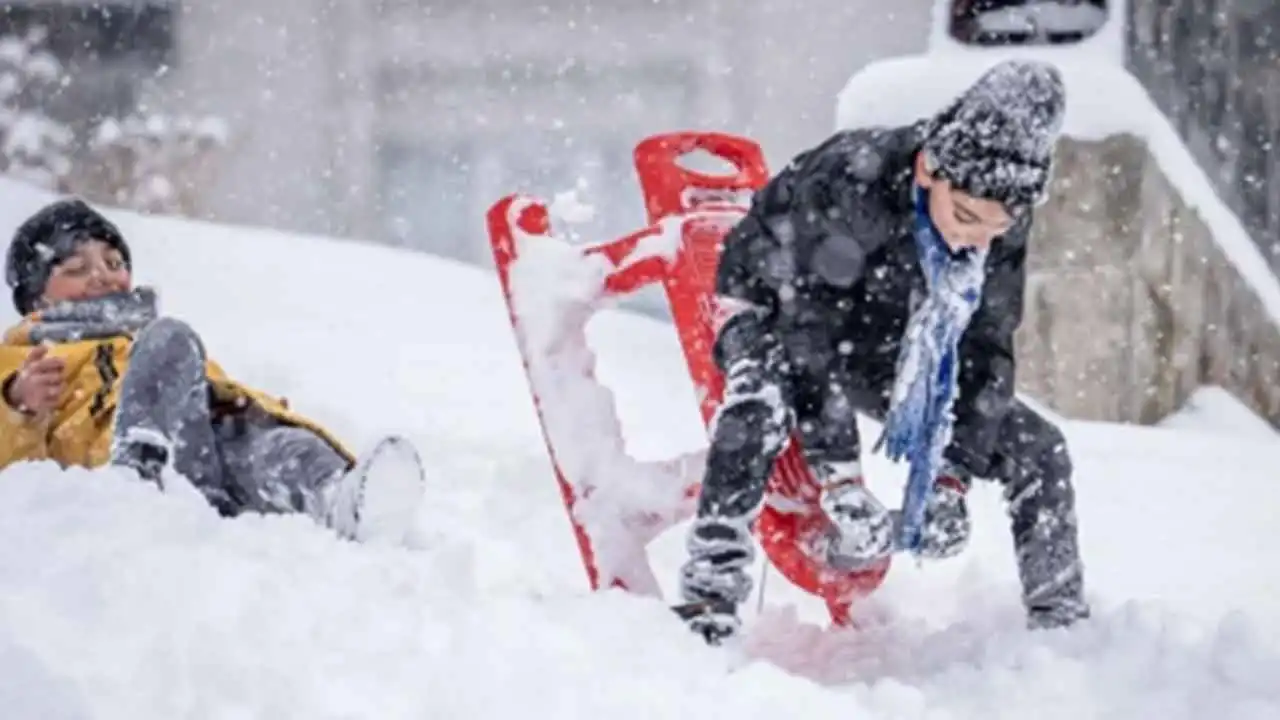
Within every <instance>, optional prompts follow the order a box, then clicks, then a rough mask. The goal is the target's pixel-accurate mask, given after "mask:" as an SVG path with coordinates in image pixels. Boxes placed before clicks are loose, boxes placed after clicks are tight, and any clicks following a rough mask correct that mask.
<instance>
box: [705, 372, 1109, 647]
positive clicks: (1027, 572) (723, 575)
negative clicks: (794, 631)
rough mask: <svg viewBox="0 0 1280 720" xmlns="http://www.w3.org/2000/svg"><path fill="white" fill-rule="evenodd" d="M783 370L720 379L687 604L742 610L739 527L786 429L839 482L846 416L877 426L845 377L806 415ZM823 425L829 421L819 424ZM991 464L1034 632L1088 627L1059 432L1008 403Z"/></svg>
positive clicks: (848, 440)
mask: <svg viewBox="0 0 1280 720" xmlns="http://www.w3.org/2000/svg"><path fill="white" fill-rule="evenodd" d="M773 352H774V353H780V350H778V349H776V348H775V349H774V351H773ZM782 367H783V364H782V363H781V362H778V361H777V359H776V358H772V357H765V358H760V359H756V358H742V359H738V360H736V361H734V362H732V363H731V364H730V366H729V368H728V371H727V372H726V378H725V379H726V383H725V396H724V400H723V402H722V404H721V409H720V414H719V416H718V418H717V420H716V424H715V427H714V428H713V432H712V437H711V445H710V448H709V450H708V455H707V467H706V474H705V477H704V480H703V486H702V492H701V495H700V497H699V503H698V510H697V520H696V521H695V525H694V530H693V533H692V535H691V537H690V540H689V546H690V550H691V552H692V555H693V557H692V558H691V562H690V563H689V564H688V565H687V566H686V570H685V587H686V589H687V590H688V591H689V593H690V594H693V595H695V596H711V597H714V596H716V595H723V596H726V597H725V598H724V599H730V600H733V601H735V602H742V600H744V599H745V598H746V596H747V594H749V593H750V588H751V582H750V580H749V578H747V577H746V576H745V573H744V570H743V568H745V567H746V565H748V564H749V562H750V555H751V550H749V549H747V548H745V547H742V541H743V538H742V536H743V534H744V532H745V526H746V520H747V519H748V518H751V517H752V516H753V514H754V513H755V511H756V509H757V508H758V507H759V505H760V503H761V502H762V501H763V498H764V490H765V485H766V483H767V481H768V477H769V474H770V471H771V469H772V467H773V461H774V459H775V458H776V457H777V456H778V454H779V453H780V452H781V451H782V449H783V448H784V447H785V445H786V442H787V438H788V437H789V436H790V435H791V433H792V431H793V430H794V429H796V420H795V418H796V417H801V418H805V420H803V421H802V422H800V423H799V430H800V433H799V434H800V436H801V438H802V440H803V443H802V444H803V446H804V454H805V457H806V459H807V460H808V462H809V464H810V465H811V466H812V467H813V468H814V470H815V472H817V473H818V474H819V475H820V476H821V475H823V474H824V472H834V474H838V471H832V468H836V467H839V466H847V467H851V465H850V464H851V463H852V462H855V461H857V459H858V458H859V454H860V441H859V437H858V431H857V424H856V422H853V421H852V417H851V416H852V415H853V413H854V412H855V411H856V412H862V413H865V414H867V415H869V416H871V417H873V418H876V419H878V420H883V418H884V415H885V410H886V406H887V392H884V391H881V389H879V388H871V387H869V385H868V384H866V383H865V381H863V380H861V379H859V378H853V377H850V376H849V375H848V374H845V375H844V377H843V378H841V380H842V382H840V385H841V389H843V390H844V392H843V393H833V394H832V395H831V396H829V397H836V398H839V402H838V403H835V404H839V405H840V407H838V408H833V407H831V406H830V405H831V404H832V403H831V401H830V400H829V401H828V404H827V406H826V407H821V408H818V407H813V406H812V402H813V401H812V400H811V399H810V398H813V397H818V395H817V394H816V393H813V392H812V388H806V387H805V385H804V384H803V382H801V381H797V380H796V379H795V378H792V377H789V376H788V375H787V374H786V373H784V372H782V370H781V368H782ZM832 382H836V381H835V379H834V378H833V379H832ZM824 417H829V418H831V419H832V421H831V422H823V418H824ZM993 455H994V456H993V457H992V458H991V459H990V460H991V462H990V464H989V468H990V469H989V471H988V472H987V476H988V477H989V479H992V480H995V481H997V482H999V483H1000V484H1001V485H1002V486H1003V487H1004V496H1005V498H1006V500H1007V501H1008V512H1009V516H1010V520H1011V528H1010V529H1011V531H1012V534H1013V545H1014V551H1015V554H1016V559H1017V564H1018V574H1019V578H1020V580H1021V584H1022V599H1023V603H1024V605H1025V606H1026V608H1027V611H1028V613H1029V614H1030V615H1031V616H1032V619H1033V620H1035V619H1036V617H1037V616H1041V617H1042V618H1043V619H1044V621H1045V624H1046V625H1054V624H1060V621H1065V622H1070V621H1071V620H1074V619H1077V618H1080V617H1084V616H1087V615H1088V612H1089V610H1088V606H1087V604H1086V603H1085V600H1084V579H1083V566H1082V564H1081V561H1080V553H1079V545H1078V541H1077V526H1076V509H1075V491H1074V489H1073V487H1072V463H1071V456H1070V454H1069V452H1068V450H1067V445H1066V440H1065V439H1064V437H1063V435H1062V432H1061V431H1060V430H1059V429H1058V427H1057V426H1055V425H1054V424H1053V423H1051V422H1049V421H1048V420H1046V419H1045V418H1043V417H1041V416H1040V415H1039V414H1037V413H1036V412H1035V411H1033V410H1032V409H1031V408H1029V407H1027V405H1026V404H1024V403H1022V402H1021V401H1017V400H1015V401H1014V403H1013V406H1012V407H1011V408H1010V409H1009V411H1008V413H1007V414H1006V415H1005V416H1004V419H1003V420H1002V421H1001V425H1000V429H999V432H998V435H997V439H996V442H995V447H994V452H993ZM957 470H960V471H964V470H965V468H963V467H960V468H957ZM969 474H972V473H969ZM700 553H701V554H702V555H703V557H702V558H701V562H699V557H698V555H699V554H700ZM709 566H710V567H716V566H720V567H721V568H723V571H722V572H720V573H718V575H719V576H718V577H717V576H716V575H717V573H706V572H703V571H700V570H698V568H699V567H701V568H707V567H709ZM739 596H740V597H739Z"/></svg>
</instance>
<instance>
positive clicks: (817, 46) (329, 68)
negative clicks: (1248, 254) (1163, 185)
mask: <svg viewBox="0 0 1280 720" xmlns="http://www.w3.org/2000/svg"><path fill="white" fill-rule="evenodd" d="M939 1H940V2H941V1H942V0H939ZM948 1H949V3H950V13H949V17H948V16H941V17H942V18H943V19H944V21H946V22H949V23H950V24H949V29H950V31H951V32H952V34H953V35H956V36H957V37H961V38H962V39H966V40H968V41H970V42H975V43H979V44H991V43H1023V42H1055V41H1063V40H1068V41H1069V40H1070V39H1071V38H1072V37H1077V36H1079V35H1082V34H1088V32H1089V31H1090V27H1091V26H1092V25H1094V24H1096V23H1097V22H1098V19H1099V18H1100V17H1101V15H1100V13H1102V12H1107V11H1109V10H1110V8H1109V7H1108V5H1115V4H1116V3H1115V2H1114V0H1112V1H1111V2H1108V0H948ZM933 6H934V0H891V1H886V0H806V1H805V2H803V3H792V2H790V1H789V0H751V1H750V2H741V1H738V2H734V1H731V0H646V1H645V2H600V0H541V1H540V2H537V3H532V2H524V1H523V0H467V1H466V2H457V1H447V0H359V1H351V0H269V1H267V2H263V1H259V0H199V1H197V0H20V1H18V2H5V3H4V4H3V5H0V30H4V31H15V30H18V31H21V30H22V29H23V28H26V27H29V26H31V25H33V24H41V23H43V24H45V25H46V26H47V27H50V28H51V29H52V35H51V38H50V39H51V42H52V47H53V49H54V50H55V51H56V52H57V54H58V55H59V57H61V58H63V59H64V61H65V62H67V63H68V64H70V65H71V66H72V67H73V69H74V70H75V72H76V75H75V77H76V82H75V87H73V88H69V89H68V91H67V92H66V93H64V94H63V95H62V96H61V97H59V98H58V99H57V101H58V103H59V104H60V106H61V107H60V108H59V110H60V112H62V113H63V114H64V115H66V114H70V115H72V116H73V117H74V116H79V117H86V118H87V117H91V116H93V115H95V114H99V115H100V114H112V113H115V114H119V113H122V112H126V111H127V110H129V109H131V108H134V107H137V106H139V105H142V106H156V107H159V108H162V109H168V110H179V111H185V112H192V113H216V114H220V115H222V116H224V117H225V118H226V119H227V120H228V121H229V124H230V126H231V129H232V131H233V132H234V133H235V136H234V141H233V146H232V149H231V151H230V153H229V155H228V157H227V158H226V160H225V163H224V164H223V166H222V167H221V169H220V172H219V175H218V181H217V183H216V185H214V186H213V187H210V188H209V189H208V192H207V200H206V203H205V206H206V208H207V215H208V216H209V217H210V218H212V219H217V220H219V221H223V222H233V223H244V224H254V225H266V226H272V227H278V228H283V229H291V230H301V231H308V232H320V233H327V234H337V235H344V236H351V237H359V238H364V239H368V240H372V241H378V242H385V243H391V244H395V245H401V246H406V247H411V248H416V249H422V250H426V251H430V252H435V253H439V254H443V255H447V256H450V257H455V258H458V259H462V260H465V261H469V262H480V263H487V262H488V248H487V246H486V245H485V238H484V232H483V213H484V210H485V209H486V208H487V207H488V205H489V204H490V203H491V202H493V201H494V200H495V199H496V198H497V197H499V196H501V195H502V194H504V193H506V192H509V191H512V190H525V191H529V192H534V193H537V194H540V195H544V196H550V195H552V194H553V193H556V192H559V191H564V190H569V189H572V188H575V187H579V188H580V189H581V196H582V199H584V200H585V201H587V202H589V203H590V204H592V205H594V206H595V208H596V210H597V213H596V218H595V220H594V221H593V222H592V223H589V224H587V225H584V226H582V227H581V228H580V230H581V232H582V234H583V236H585V237H592V236H600V237H608V236H612V235H617V234H619V233H623V232H627V231H629V230H631V229H634V228H635V227H637V226H638V225H639V224H640V223H641V222H642V214H641V208H640V204H639V198H638V189H637V187H636V184H635V180H634V178H633V177H632V175H633V173H632V170H631V167H630V151H631V148H632V146H633V145H634V143H635V142H636V140H638V139H639V138H640V137H642V136H644V135H646V134H649V133H653V132H658V131H664V130H669V129H678V128H688V127H706V128H717V129H727V130H730V131H735V132H742V133H746V134H748V135H750V136H752V137H755V138H758V139H759V140H760V141H761V142H762V143H763V144H764V146H765V149H766V152H767V154H768V157H769V160H770V162H771V164H772V165H773V166H774V167H775V168H776V167H778V166H780V165H781V164H783V163H785V162H786V161H787V159H789V158H790V157H791V156H792V155H793V154H794V153H795V152H797V151H798V150H800V149H802V148H804V147H805V146H807V145H809V144H811V143H813V142H815V141H817V140H819V139H820V138H821V137H823V136H824V135H825V134H827V133H829V132H830V130H831V128H832V125H833V120H834V118H833V108H834V105H835V102H834V100H835V94H836V93H837V92H838V91H839V89H840V88H841V87H842V85H843V84H844V82H845V81H846V79H847V78H848V77H849V76H850V75H851V74H852V73H854V72H856V71H857V70H858V69H859V68H861V67H862V66H863V65H865V64H866V63H867V62H869V61H872V60H874V59H877V58H881V57H885V56H890V55H898V54H903V53H910V52H916V51H919V50H922V49H923V48H924V46H925V44H926V41H927V37H928V33H929V25H930V22H931V20H932V19H933V17H934V14H933ZM1277 8H1280V5H1277V4H1276V3H1275V2H1274V0H1132V1H1131V2H1130V3H1129V4H1128V9H1127V12H1126V14H1127V19H1128V21H1129V32H1130V53H1129V54H1130V64H1131V67H1132V68H1133V69H1134V71H1135V72H1136V73H1137V74H1138V76H1139V77H1140V78H1141V79H1142V80H1143V82H1144V83H1145V84H1146V85H1147V86H1148V87H1149V88H1150V90H1151V92H1152V94H1153V96H1154V97H1155V98H1156V99H1157V101H1158V102H1159V103H1160V104H1161V106H1162V107H1164V108H1165V109H1166V111H1167V112H1168V113H1169V115H1170V116H1171V117H1172V118H1173V119H1174V120H1175V122H1176V123H1177V125H1178V127H1179V128H1180V130H1181V131H1182V132H1183V135H1184V138H1185V139H1186V140H1187V142H1188V144H1189V145H1190V146H1191V147H1192V148H1193V150H1194V151H1195V153H1196V154H1197V156H1198V157H1199V158H1200V161H1201V162H1202V163H1203V164H1204V165H1205V166H1206V168H1208V169H1209V170H1210V172H1211V174H1212V175H1213V176H1214V177H1215V178H1216V179H1217V181H1218V183H1219V191H1220V192H1221V193H1222V194H1223V196H1224V197H1225V198H1226V199H1227V200H1228V202H1229V203H1231V204H1232V206H1233V207H1234V208H1235V209H1236V210H1237V212H1239V213H1240V215H1241V217H1242V218H1243V219H1244V220H1245V222H1246V224H1247V225H1248V226H1249V227H1250V229H1251V230H1253V232H1254V234H1255V238H1256V239H1258V241H1259V243H1260V244H1264V245H1266V246H1267V247H1270V246H1271V245H1273V244H1274V242H1275V238H1276V237H1277V235H1278V234H1280V219H1278V218H1280V207H1278V205H1280V197H1278V194H1277V193H1275V192H1273V191H1271V188H1272V187H1273V183H1274V181H1275V179H1276V177H1277V176H1278V175H1280V170H1278V167H1280V154H1278V153H1280V150H1278V149H1277V145H1278V143H1277V142H1276V140H1277V136H1278V134H1280V131H1278V127H1280V109H1278V108H1277V98H1280V91H1278V90H1277V88H1280V86H1278V85H1277V83H1280V61H1278V60H1277V52H1278V51H1280V16H1278V15H1277V12H1278V10H1277ZM1278 262H1280V261H1278ZM1278 266H1280V265H1278Z"/></svg>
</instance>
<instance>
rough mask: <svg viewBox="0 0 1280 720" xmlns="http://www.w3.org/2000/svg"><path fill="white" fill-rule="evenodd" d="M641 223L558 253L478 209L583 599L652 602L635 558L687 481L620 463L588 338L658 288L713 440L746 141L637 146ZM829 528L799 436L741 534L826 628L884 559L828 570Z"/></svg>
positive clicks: (752, 162) (666, 468)
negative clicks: (722, 266) (688, 159)
mask: <svg viewBox="0 0 1280 720" xmlns="http://www.w3.org/2000/svg"><path fill="white" fill-rule="evenodd" d="M699 150H701V151H705V152H709V153H711V154H713V155H715V156H718V157H719V158H721V159H723V160H725V161H727V162H728V163H730V164H732V165H733V166H734V167H735V168H736V170H737V172H736V173H735V174H733V175H726V176H712V175H707V174H703V173H699V172H694V171H691V170H689V169H686V168H684V167H682V166H681V164H680V159H681V158H682V157H683V156H685V155H686V154H688V153H692V152H695V151H699ZM634 159H635V166H636V172H637V173H638V174H639V179H640V187H641V190H642V192H643V194H644V203H645V209H646V212H647V216H648V221H649V223H650V224H649V226H648V227H645V228H643V229H640V230H638V231H636V232H634V233H632V234H630V235H627V236H625V237H622V238H619V239H617V240H613V241H610V242H604V243H600V244H595V245H589V246H582V245H569V244H568V243H566V242H564V241H563V240H561V239H559V238H558V237H557V236H556V235H555V234H554V232H553V228H552V227H551V213H550V211H549V209H548V206H547V205H545V204H544V203H542V202H540V201H538V200H537V199H535V198H531V197H528V196H524V195H519V194H515V195H509V196H507V197H505V198H503V199H502V200H499V201H498V202H497V203H495V204H494V205H493V206H492V207H491V208H490V209H489V212H488V216H487V217H488V226H489V234H490V241H491V242H492V245H493V253H494V260H495V262H496V265H497V270H498V276H499V278H500V280H501V283H502V291H503V294H504V296H505V299H506V302H507V309H508V311H509V315H510V319H511V323H512V327H513V329H514V330H515V335H516V340H517V344H518V346H519V349H520V353H521V354H522V356H523V360H524V368H525V372H526V375H527V377H528V381H529V388H530V390H531V392H532V394H533V401H534V406H535V408H536V410H537V414H538V419H539V421H540V423H541V424H542V431H543V437H544V439H545V440H546V444H547V450H548V452H549V453H550V455H551V462H552V465H553V466H554V469H555V474H556V479H557V481H558V482H559V485H560V491H561V494H562V496H563V498H564V502H565V507H566V508H567V510H568V513H569V519H570V521H571V522H572V524H573V529H574V534H575V537H576V539H577V543H578V548H579V550H580V551H581V554H582V561H583V564H584V566H585V568H586V572H587V578H588V580H589V582H590V584H591V587H592V588H593V589H597V590H598V589H600V588H602V587H603V588H611V587H619V588H623V589H627V590H630V591H632V592H637V593H641V594H645V595H651V596H655V597H658V596H660V595H661V593H660V590H659V587H658V583H657V580H656V578H655V577H654V574H653V570H652V568H651V566H650V563H649V559H648V555H647V545H648V543H649V542H650V541H651V540H652V539H653V538H655V537H656V536H657V535H659V534H660V533H662V532H663V531H665V530H666V529H668V528H670V527H671V526H673V525H675V524H677V523H679V522H682V521H684V520H686V519H688V518H689V517H690V516H691V515H692V513H693V510H694V507H695V505H696V499H697V494H698V488H699V483H698V482H697V481H690V480H689V479H688V474H687V472H682V471H681V469H680V468H677V467H676V464H677V461H672V462H671V463H669V464H665V465H662V466H659V467H658V468H657V470H658V471H657V472H655V471H654V470H655V468H654V467H653V466H646V465H644V464H642V463H638V462H636V461H635V460H633V459H632V458H630V457H629V456H628V455H627V454H626V451H625V448H624V445H623V440H622V432H621V428H620V425H619V423H618V416H617V413H616V408H615V406H614V404H613V397H612V394H611V393H610V392H609V391H608V390H607V389H606V388H604V387H603V386H602V385H601V384H600V383H599V382H598V381H597V380H596V378H595V375H594V366H595V356H594V354H593V353H592V352H591V349H590V348H589V347H588V345H587V341H586V335H585V328H586V325H587V321H588V320H589V319H590V318H591V315H592V314H593V313H594V312H595V311H596V310H597V309H599V308H601V307H602V306H604V305H606V304H607V303H608V302H609V301H610V300H612V299H614V298H616V297H618V296H621V295H624V294H627V293H630V292H634V291H636V290H638V289H640V288H641V287H644V286H646V285H649V284H652V283H662V285H663V286H664V287H665V289H666V294H667V299H668V302H669V303H670V307H671V314H672V317H673V319H674V324H675V328H676V332H677V334H678V335H679V339H680V344H681V347H682V349H683V354H684V357H685V360H686V362H687V364H688V368H689V373H690V375H691V376H692V379H693V382H694V387H695V389H696V390H697V394H698V398H699V410H700V411H701V413H702V420H703V423H704V426H705V427H707V428H708V430H709V429H710V425H711V422H712V419H713V418H714V416H715V413H716V409H717V408H718V407H719V404H720V401H721V397H722V393H723V389H724V383H723V378H722V377H721V374H720V371H719V369H718V368H717V367H716V366H715V364H714V362H713V361H712V357H711V347H712V344H713V342H714V340H715V330H716V325H715V322H716V315H717V308H716V301H715V296H714V288H715V277H716V265H717V262H718V259H719V255H720V250H721V245H722V243H723V242H724V238H725V235H726V234H727V233H728V231H729V230H730V229H731V228H732V227H733V226H734V225H735V224H736V223H737V222H738V221H739V220H740V219H741V218H742V216H743V214H744V213H745V212H746V209H747V205H748V202H749V200H748V198H749V196H750V193H751V192H753V191H755V190H757V189H759V188H760V187H761V186H763V185H764V184H765V182H767V180H768V178H769V174H768V168H767V166H766V164H765V161H764V154H763V152H762V151H761V148H760V146H759V145H758V144H756V143H755V142H753V141H751V140H749V139H747V138H743V137H738V136H734V135H728V134H723V133H715V132H678V133H670V134H662V135H655V136H652V137H649V138H646V139H645V140H643V141H641V142H640V143H639V144H638V145H637V146H636V148H635V156H634ZM825 526H826V523H825V520H824V519H823V515H822V512H821V510H820V509H819V506H818V484H817V481H816V480H815V478H814V476H813V475H812V473H811V472H810V470H809V468H808V466H807V464H806V463H805V462H804V460H803V457H802V455H801V452H800V447H799V442H798V440H797V439H796V438H794V437H793V438H792V441H791V442H790V443H789V444H788V446H787V448H786V449H785V450H784V451H783V453H782V454H781V455H780V456H779V458H778V460H777V462H776V463H775V465H774V468H773V472H772V475H771V476H770V480H769V484H768V489H767V491H766V501H765V504H764V507H763V508H762V510H761V512H760V515H759V516H758V518H757V520H756V522H755V525H754V532H755V536H756V539H757V541H758V542H759V543H760V546H761V548H762V549H763V551H764V553H765V556H766V557H767V558H768V560H769V562H770V563H771V564H772V565H773V567H774V568H776V569H777V570H778V572H779V573H781V574H782V575H783V576H784V577H786V578H787V579H788V580H789V581H790V582H791V583H793V584H794V585H796V586H797V587H799V588H801V589H803V590H805V591H807V592H809V593H810V594H813V595H816V596H817V597H819V598H821V599H822V600H824V601H825V602H826V605H827V607H828V609H829V610H830V614H831V619H832V622H833V623H834V624H836V625H839V626H846V625H849V624H850V612H849V611H850V608H851V606H852V604H853V603H855V602H856V601H857V600H858V599H859V598H861V597H865V596H866V595H868V594H870V593H871V592H873V591H874V590H875V589H876V588H878V587H879V586H880V585H881V583H883V582H884V578H885V575H886V574H887V573H888V570H889V565H890V559H889V558H885V559H884V560H883V561H882V562H880V563H879V564H877V565H875V566H873V567H871V568H867V569H862V570H859V571H855V572H850V571H847V570H839V569H835V568H831V567H829V566H828V565H827V564H826V563H825V562H824V561H823V560H822V558H821V556H820V554H819V553H818V552H817V551H816V550H815V549H814V548H815V547H816V546H817V545H818V539H819V537H820V534H821V533H822V531H823V530H824V529H825Z"/></svg>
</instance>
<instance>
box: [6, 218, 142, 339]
mask: <svg viewBox="0 0 1280 720" xmlns="http://www.w3.org/2000/svg"><path fill="white" fill-rule="evenodd" d="M89 240H100V241H102V242H105V243H107V244H108V245H110V246H111V247H113V248H115V249H116V250H118V251H119V252H120V254H121V255H122V256H123V257H124V263H125V266H126V267H130V268H132V260H131V258H130V255H129V246H128V244H126V243H125V241H124V235H122V234H121V233H120V230H119V229H118V228H117V227H116V226H115V225H113V224H112V223H111V221H110V220H108V219H106V218H105V217H103V216H102V214H101V213H99V212H98V211H96V210H94V209H93V208H91V207H89V205H88V204H87V203H85V202H84V201H83V200H80V199H77V198H71V199H67V200H58V201H57V202H53V203H50V204H49V205H46V206H44V207H43V208H41V209H40V210H38V211H37V212H36V214H34V215H32V216H31V217H29V218H27V221H26V222H24V223H22V225H21V226H20V227H19V228H18V229H17V231H16V232H14V234H13V241H12V243H10V245H9V253H8V256H7V257H6V259H5V268H4V278H5V282H6V283H7V284H8V285H9V287H11V288H13V305H14V307H16V308H17V309H18V312H19V313H21V314H23V315H26V314H28V313H30V312H31V311H33V310H35V306H36V302H37V301H38V300H39V299H40V296H41V295H42V294H43V293H44V286H45V283H47V282H48V281H49V274H50V273H51V272H53V268H54V266H56V265H57V264H58V263H60V262H62V261H63V260H65V259H67V258H68V257H69V256H70V255H71V254H72V253H74V252H75V250H76V247H77V246H79V245H80V243H83V242H87V241H89Z"/></svg>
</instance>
